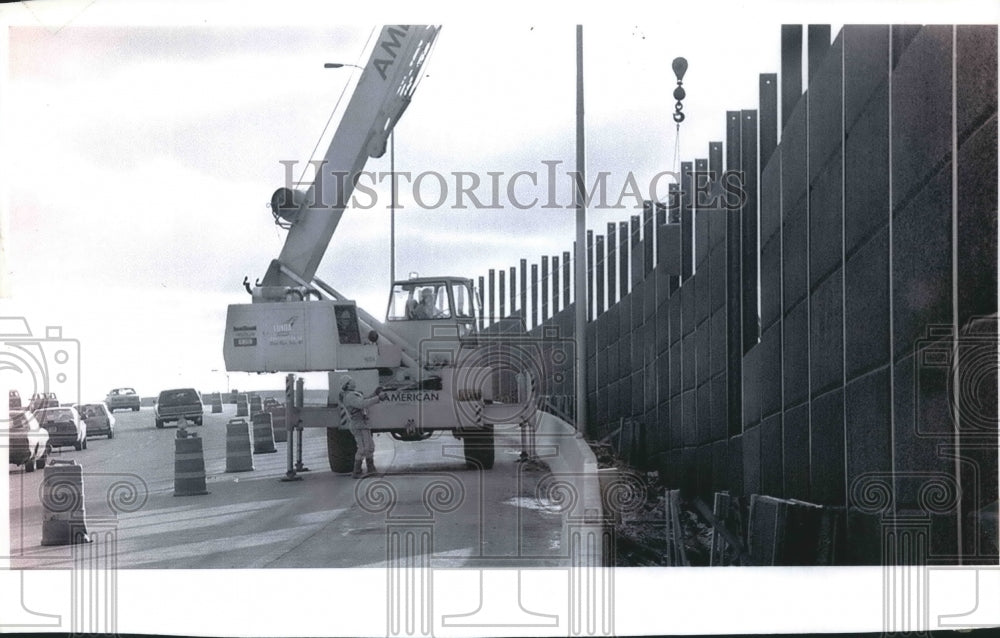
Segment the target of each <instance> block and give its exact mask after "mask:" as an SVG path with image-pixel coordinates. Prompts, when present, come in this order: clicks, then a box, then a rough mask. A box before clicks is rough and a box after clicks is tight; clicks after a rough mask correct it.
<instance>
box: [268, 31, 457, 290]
mask: <svg viewBox="0 0 1000 638" xmlns="http://www.w3.org/2000/svg"><path fill="white" fill-rule="evenodd" d="M439 30H440V27H437V26H419V25H387V26H385V27H383V28H382V31H381V33H380V34H379V38H378V41H377V42H376V43H375V47H374V48H373V49H372V53H371V56H370V58H369V60H368V64H367V65H366V66H365V67H364V69H363V70H362V72H361V77H360V79H359V80H358V84H357V87H356V88H355V90H354V93H353V94H352V95H351V98H350V101H349V102H348V104H347V108H346V109H345V110H344V114H343V117H342V118H341V121H340V124H339V126H338V127H337V130H336V132H335V133H334V135H333V139H332V140H331V142H330V146H329V148H328V149H327V151H326V154H325V155H324V157H323V163H322V164H321V167H320V169H318V170H317V173H318V174H317V176H316V180H315V181H314V182H313V184H312V186H310V187H309V190H308V191H306V192H305V193H301V192H296V193H291V194H290V195H291V200H292V201H291V202H289V201H288V200H287V199H286V201H285V202H284V204H283V205H282V206H281V208H282V209H283V211H282V217H284V218H285V219H287V220H288V221H290V222H291V228H290V229H289V231H288V235H287V237H286V238H285V244H284V246H283V247H282V249H281V253H280V255H279V257H278V259H277V260H275V261H272V262H271V265H270V266H269V267H268V270H267V273H266V274H265V275H264V280H263V282H262V285H264V286H292V285H295V281H294V279H293V278H291V277H289V276H288V274H287V273H285V272H283V270H285V269H287V270H290V271H292V272H294V273H296V274H297V275H298V276H299V277H300V278H301V279H303V280H305V281H311V280H312V279H313V277H314V276H315V275H316V270H317V269H318V267H319V264H320V261H322V259H323V255H324V253H325V252H326V249H327V246H328V245H329V243H330V240H331V239H332V238H333V234H334V232H336V230H337V225H338V224H339V223H340V218H341V216H342V215H343V213H344V209H345V208H346V206H347V202H348V201H349V200H350V197H351V193H352V192H353V190H354V185H355V183H356V181H357V179H358V176H359V175H360V174H361V171H362V170H363V169H364V166H365V163H366V162H367V160H368V158H369V157H381V156H382V155H383V154H384V153H385V147H386V140H387V139H388V137H389V134H390V133H391V132H392V129H393V127H394V126H395V124H396V122H397V121H398V120H399V118H400V117H401V116H402V114H403V111H405V110H406V107H407V105H409V103H410V97H411V96H412V95H413V91H414V90H415V89H416V85H417V82H418V80H419V79H420V68H421V66H422V65H423V63H424V60H425V59H426V58H427V54H428V52H429V51H430V48H431V45H432V44H433V42H434V38H435V37H436V36H437V33H438V31H439ZM281 190H282V189H279V192H280V191H281ZM275 196H276V197H277V196H278V193H276V194H275ZM289 204H290V205H289ZM275 205H276V202H275V201H274V198H273V199H272V207H274V206H275Z"/></svg>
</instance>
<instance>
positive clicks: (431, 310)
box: [412, 287, 441, 319]
mask: <svg viewBox="0 0 1000 638" xmlns="http://www.w3.org/2000/svg"><path fill="white" fill-rule="evenodd" d="M412 317H413V318H414V319H438V318H440V317H441V312H440V311H439V310H438V309H437V306H435V305H434V289H433V288H430V287H428V288H424V289H423V290H421V291H420V303H418V304H417V306H416V308H414V309H413V312H412Z"/></svg>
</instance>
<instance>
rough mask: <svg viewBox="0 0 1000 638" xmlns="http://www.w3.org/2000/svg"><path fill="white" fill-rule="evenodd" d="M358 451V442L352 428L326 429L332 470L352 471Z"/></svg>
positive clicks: (338, 471)
mask: <svg viewBox="0 0 1000 638" xmlns="http://www.w3.org/2000/svg"><path fill="white" fill-rule="evenodd" d="M357 451H358V444H357V441H355V440H354V435H353V434H351V432H350V430H341V429H340V428H327V429H326V454H327V456H328V457H329V459H330V471H332V472H336V473H338V474H347V473H349V472H351V471H352V470H353V469H354V454H355V453H356V452H357Z"/></svg>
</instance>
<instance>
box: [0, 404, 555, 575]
mask: <svg viewBox="0 0 1000 638" xmlns="http://www.w3.org/2000/svg"><path fill="white" fill-rule="evenodd" d="M234 415H235V406H233V405H225V406H224V408H223V413H222V414H212V413H211V411H210V409H209V408H208V407H206V410H205V424H204V426H201V427H197V426H190V427H189V431H191V432H196V433H197V434H198V435H199V436H200V437H201V438H202V441H203V450H204V459H205V474H206V487H207V489H208V491H209V494H206V495H193V496H175V495H174V461H175V460H174V447H175V443H174V442H175V437H176V434H177V430H176V428H173V427H169V426H168V427H167V428H165V429H157V428H156V427H155V426H154V424H153V413H152V410H151V409H150V408H143V409H142V410H140V411H139V412H118V413H116V414H115V417H116V419H117V426H116V432H115V437H114V438H113V439H111V440H108V439H106V438H104V437H100V438H91V439H90V441H89V445H88V449H86V450H82V451H79V452H78V451H75V450H73V449H72V448H63V449H62V450H61V451H56V452H54V453H53V454H52V456H51V457H50V459H51V460H70V459H72V460H74V461H75V462H76V463H78V464H80V465H81V466H82V468H83V483H84V504H85V509H86V518H87V526H88V531H89V532H90V533H91V536H92V537H94V538H96V539H97V540H98V542H103V543H107V544H108V545H107V547H109V548H111V549H110V550H109V551H110V554H112V555H113V561H114V563H113V564H114V566H115V567H118V568H142V569H158V568H181V569H183V568H288V567H384V566H386V565H387V564H391V563H392V562H393V561H394V560H399V559H400V554H399V551H402V552H404V553H406V552H409V553H410V554H411V555H413V556H420V559H421V561H422V562H423V563H424V564H427V565H428V566H434V567H522V566H552V567H558V566H568V565H569V562H570V561H569V558H568V554H569V552H568V550H567V548H566V545H567V544H566V543H564V542H563V536H564V529H565V527H564V521H563V518H564V517H563V515H562V513H561V512H560V507H559V505H558V499H556V498H554V497H553V498H552V500H550V499H548V498H547V497H546V495H545V494H544V489H543V490H542V492H541V493H540V492H539V491H538V490H539V489H540V485H543V484H544V483H545V476H546V473H545V472H543V471H538V470H537V469H532V468H531V467H529V466H527V465H526V464H522V463H519V462H518V455H519V453H520V444H519V441H520V439H519V431H518V430H517V428H516V427H513V426H512V427H498V429H497V454H496V459H497V460H496V464H495V466H494V468H493V469H492V470H488V471H486V472H479V471H476V470H469V469H466V466H465V461H464V457H463V455H462V443H461V441H458V440H456V439H454V438H453V437H451V435H450V434H440V433H439V435H436V436H435V437H433V438H431V439H428V440H426V441H422V442H418V443H402V442H398V441H396V440H394V439H392V438H391V437H390V436H389V435H386V434H383V435H380V436H376V437H375V443H376V453H375V462H376V466H377V467H378V469H379V471H380V474H378V475H374V476H369V477H366V478H363V479H359V480H355V479H352V478H350V476H349V475H343V474H334V473H332V472H331V471H330V469H329V465H328V463H327V458H326V441H325V431H324V430H322V429H308V428H307V429H306V430H305V431H304V436H303V439H304V445H303V464H304V466H305V467H307V468H309V470H310V471H308V472H302V473H300V474H299V476H301V477H302V480H300V481H293V482H283V481H282V480H281V478H282V477H284V476H285V474H286V462H287V456H286V449H287V448H286V447H285V446H286V443H283V442H282V443H276V444H275V447H276V448H277V452H276V453H270V454H254V455H253V464H254V469H253V470H252V471H247V472H231V473H227V472H226V422H227V421H228V419H230V418H232V417H233V416H234ZM44 476H45V471H44V470H37V471H35V472H33V473H25V472H24V471H23V469H21V468H14V467H11V468H10V474H9V479H10V488H9V489H10V525H11V556H12V559H11V566H12V567H14V568H64V567H70V566H72V564H73V554H72V552H71V551H70V549H69V547H67V546H55V547H53V546H45V547H43V546H42V545H41V539H42V528H43V520H44V519H43V517H44V516H45V514H46V513H45V511H44V509H43V507H42V505H41V492H42V489H43V481H44ZM408 534H409V535H410V536H409V537H412V538H419V539H421V540H420V541H419V542H418V544H417V545H416V546H415V549H412V550H407V549H403V550H399V551H397V547H398V544H397V542H396V540H398V539H399V538H406V537H407V535H408ZM392 539H396V540H392ZM405 546H406V545H405V543H404V547H405Z"/></svg>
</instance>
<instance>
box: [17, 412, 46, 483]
mask: <svg viewBox="0 0 1000 638" xmlns="http://www.w3.org/2000/svg"><path fill="white" fill-rule="evenodd" d="M7 438H8V439H9V445H8V447H7V460H8V461H9V462H10V464H11V465H23V466H24V471H25V472H34V471H35V468H36V467H37V468H38V469H42V468H44V467H45V463H46V462H47V460H48V458H49V452H50V451H52V446H51V445H49V433H48V430H46V429H45V428H43V427H41V426H39V425H38V419H36V418H35V416H34V415H33V414H32V413H31V412H16V413H14V414H11V418H10V429H9V430H8V432H7Z"/></svg>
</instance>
